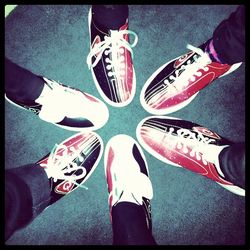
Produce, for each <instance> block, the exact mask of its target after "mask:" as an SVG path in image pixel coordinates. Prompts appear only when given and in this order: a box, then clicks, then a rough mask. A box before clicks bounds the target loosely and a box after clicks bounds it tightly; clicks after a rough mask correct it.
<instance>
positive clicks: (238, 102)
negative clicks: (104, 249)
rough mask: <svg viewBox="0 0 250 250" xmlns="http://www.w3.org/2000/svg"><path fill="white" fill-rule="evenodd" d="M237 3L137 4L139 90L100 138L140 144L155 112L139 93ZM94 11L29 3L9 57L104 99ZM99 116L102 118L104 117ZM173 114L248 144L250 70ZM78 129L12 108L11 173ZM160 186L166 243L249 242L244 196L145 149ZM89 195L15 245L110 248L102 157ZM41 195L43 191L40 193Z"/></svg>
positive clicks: (8, 28)
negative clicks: (95, 74) (124, 137)
mask: <svg viewBox="0 0 250 250" xmlns="http://www.w3.org/2000/svg"><path fill="white" fill-rule="evenodd" d="M236 7H237V6H235V5H130V6H129V10H130V14H129V20H130V24H129V25H130V27H129V28H130V30H133V31H134V32H136V33H137V34H138V37H139V42H138V44H137V46H136V47H135V48H134V50H133V51H134V67H135V71H136V78H137V92H136V96H135V98H134V100H133V102H132V103H131V104H130V105H128V106H127V107H124V108H114V107H111V106H109V111H110V118H109V121H108V123H107V124H106V125H105V126H104V127H103V128H101V129H99V130H97V131H96V132H97V133H98V134H99V135H100V136H101V137H102V139H103V141H104V144H106V143H107V142H108V140H109V139H110V138H111V137H112V136H114V135H116V134H120V133H124V134H128V135H130V136H132V137H133V138H135V139H136V134H135V129H136V126H137V124H138V123H139V122H140V121H141V120H142V119H143V118H145V117H147V116H149V115H150V114H149V113H147V112H146V111H145V110H144V109H143V108H142V107H141V105H140V102H139V95H140V89H141V88H142V86H143V84H144V83H145V81H146V80H147V78H148V77H149V76H150V75H151V74H152V73H153V72H154V71H155V70H156V69H157V68H158V67H159V66H161V65H162V64H164V63H166V62H167V61H169V60H171V59H173V58H175V57H177V56H179V55H181V54H183V53H185V52H187V49H186V44H187V43H190V44H192V45H194V46H199V45H200V44H201V43H203V42H204V41H206V40H207V39H209V38H210V37H211V36H212V33H213V30H214V29H215V27H216V26H217V25H218V24H219V23H220V22H221V21H222V20H223V19H225V18H227V17H228V15H229V14H230V13H231V12H233V11H234V10H235V9H236ZM89 8H90V6H89V5H27V6H25V5H20V6H18V7H17V8H16V9H15V10H14V11H13V12H12V13H11V14H10V15H9V16H8V17H7V18H6V19H5V55H6V56H7V57H9V58H10V59H11V60H12V61H14V62H15V63H17V64H19V65H21V66H23V67H25V68H27V69H29V70H31V71H32V72H34V73H36V74H39V75H44V76H46V77H48V78H51V79H54V80H59V81H60V82H62V83H65V84H67V85H71V86H73V87H77V88H80V89H81V90H84V91H85V92H88V93H90V94H93V95H95V96H96V97H98V98H101V96H100V95H99V93H98V92H97V90H96V87H95V84H94V82H93V79H92V76H91V73H90V71H89V70H88V67H87V64H86V57H87V55H88V53H89V34H88V24H87V14H88V10H89ZM96 115H98V114H96ZM171 116H173V117H178V118H182V119H185V120H190V121H193V122H196V123H198V124H201V125H204V126H206V127H207V128H210V129H211V130H213V131H215V132H217V133H218V134H220V135H222V136H224V137H226V138H228V139H230V140H232V141H234V142H238V141H242V140H244V139H245V64H242V66H241V67H240V68H239V69H238V70H237V71H235V72H234V73H232V74H230V75H227V76H225V77H223V78H220V79H217V80H216V81H215V82H213V83H212V84H211V85H209V86H208V87H206V88H205V89H203V90H202V91H200V93H199V94H198V95H197V97H196V98H195V99H194V100H193V101H192V102H191V103H190V104H189V105H188V106H187V107H185V108H183V109H182V110H180V111H177V112H175V113H172V114H171ZM73 134H74V132H71V131H66V130H63V129H60V128H58V127H56V126H54V125H52V124H48V123H46V122H43V121H41V120H39V119H38V118H37V117H36V116H35V115H33V114H31V113H28V112H27V111H25V110H21V109H18V108H16V107H15V106H13V105H11V104H9V103H7V102H5V168H14V167H18V166H21V165H24V164H27V163H32V162H35V161H37V160H38V159H40V158H41V157H42V156H44V155H45V154H47V153H48V152H50V150H51V149H52V147H53V146H54V144H55V143H60V142H61V141H63V140H64V139H66V138H67V137H69V136H71V135H73ZM144 152H145V155H146V158H147V161H148V165H149V171H150V177H151V181H152V184H153V188H154V198H153V199H152V217H153V235H154V237H155V239H156V241H157V243H158V244H159V245H240V244H244V243H245V198H244V197H240V196H237V195H235V194H232V193H230V192H229V191H227V190H225V189H224V188H222V187H221V186H219V185H218V184H217V183H215V182H213V181H211V180H209V179H207V178H204V177H202V176H199V175H197V174H194V173H192V172H189V171H187V170H185V169H181V168H175V167H172V166H170V165H167V164H164V163H162V162H160V161H158V160H157V159H156V158H154V157H153V156H151V155H149V154H148V153H147V152H146V151H144ZM86 185H87V186H88V188H89V190H83V189H77V190H76V191H74V192H73V193H72V194H71V195H69V196H67V197H64V198H63V199H61V200H60V201H58V202H57V203H56V204H55V205H54V206H51V207H49V208H48V209H47V210H46V211H44V212H43V213H42V214H40V215H39V216H38V217H37V218H36V219H35V220H34V221H33V222H32V223H31V224H30V225H28V226H27V227H26V228H24V229H22V230H20V231H18V232H16V233H15V234H14V235H13V236H12V237H11V238H10V239H9V240H8V241H7V242H6V244H8V245H109V244H112V228H111V224H110V221H109V213H108V204H107V198H108V193H107V186H106V179H105V175H104V167H103V157H102V159H101V161H100V164H99V166H98V167H97V169H96V171H95V172H94V173H93V175H92V177H91V178H90V179H89V180H88V181H87V182H86ZM41 188H42V187H41Z"/></svg>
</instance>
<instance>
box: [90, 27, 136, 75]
mask: <svg viewBox="0 0 250 250" xmlns="http://www.w3.org/2000/svg"><path fill="white" fill-rule="evenodd" d="M128 34H130V35H133V36H134V42H133V43H132V44H130V43H129V42H127V41H126V40H125V39H124V37H123V36H124V35H128ZM137 42H138V36H137V35H136V33H135V32H133V31H130V30H122V31H118V30H111V32H110V36H105V37H104V41H102V42H100V43H98V44H96V45H95V46H94V48H92V49H91V50H90V53H89V54H88V56H87V64H88V66H89V68H93V67H95V66H96V65H97V63H98V62H99V61H100V59H101V58H102V55H103V53H104V54H105V56H106V58H105V61H106V63H108V65H107V66H106V67H107V70H109V72H108V76H109V77H111V76H113V75H116V74H117V73H118V74H125V62H124V60H125V57H124V55H123V56H119V53H121V54H124V53H125V51H124V49H127V50H129V51H130V52H131V55H132V57H133V51H132V48H133V47H135V45H136V44H137ZM122 47H123V48H122ZM104 51H105V52H104ZM110 53H111V56H110V57H108V55H109V54H110ZM96 55H97V57H96V58H95V60H94V62H92V58H93V57H95V56H96ZM110 58H111V59H110ZM112 68H114V71H113V72H112V71H111V69H112Z"/></svg>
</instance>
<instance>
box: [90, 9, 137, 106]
mask: <svg viewBox="0 0 250 250" xmlns="http://www.w3.org/2000/svg"><path fill="white" fill-rule="evenodd" d="M88 20H89V33H90V53H89V55H88V57H87V64H88V66H89V68H90V69H91V72H92V76H93V79H94V82H95V85H96V87H97V90H98V91H99V93H100V95H101V96H102V98H103V99H104V100H105V101H106V102H107V103H108V104H110V105H112V106H115V107H123V106H126V105H128V104H129V103H130V102H131V101H132V99H133V98H134V95H135V90H136V76H135V70H134V67H133V61H132V58H133V51H132V48H133V47H134V46H135V45H136V43H137V41H138V37H137V35H136V34H135V33H134V32H133V31H130V30H128V19H127V21H126V22H125V23H124V25H122V26H121V27H120V28H119V29H117V30H111V29H106V30H101V29H100V27H97V25H96V23H94V21H93V19H92V11H91V8H90V10H89V16H88ZM129 35H130V36H131V35H133V36H134V41H133V43H132V44H130V42H129Z"/></svg>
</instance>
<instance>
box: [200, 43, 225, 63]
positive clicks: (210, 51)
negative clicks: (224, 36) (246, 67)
mask: <svg viewBox="0 0 250 250" xmlns="http://www.w3.org/2000/svg"><path fill="white" fill-rule="evenodd" d="M205 52H206V53H207V54H208V55H209V57H210V59H211V61H212V62H218V63H224V62H223V61H222V60H221V59H220V58H219V56H218V54H217V52H216V50H215V48H214V43H213V39H210V40H208V41H207V44H206V47H205Z"/></svg>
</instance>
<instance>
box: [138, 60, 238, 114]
mask: <svg viewBox="0 0 250 250" xmlns="http://www.w3.org/2000/svg"><path fill="white" fill-rule="evenodd" d="M178 58H179V56H178V57H176V58H175V59H173V60H171V61H169V62H167V63H165V64H164V65H162V66H161V67H160V68H158V69H157V70H156V71H155V72H154V73H153V74H152V75H151V76H150V77H149V79H148V80H147V81H146V83H145V84H144V86H143V88H142V90H141V94H140V102H141V105H142V106H143V108H144V109H145V110H146V111H147V112H149V113H151V114H154V115H166V114H170V113H174V112H176V111H178V110H180V109H182V108H184V107H185V106H187V105H188V104H189V103H190V102H191V101H193V100H194V98H195V97H196V96H197V95H198V93H199V91H198V92H197V93H195V94H194V95H192V96H191V97H190V98H188V99H187V100H185V101H184V102H181V103H180V104H177V105H175V106H173V107H170V108H168V109H167V110H166V109H165V110H156V109H153V108H151V107H149V106H148V105H147V104H146V102H145V101H144V95H145V91H146V89H147V87H148V85H149V84H150V83H151V81H152V80H153V79H154V78H155V77H156V75H158V74H159V73H160V72H161V71H162V70H163V69H164V68H165V67H166V65H168V64H169V63H171V62H173V61H175V60H177V59H178ZM241 64H242V63H241V62H240V63H235V64H233V65H232V66H231V68H230V69H229V70H228V71H227V72H226V73H224V74H223V75H221V76H219V77H218V78H220V77H223V76H225V75H227V74H230V73H232V72H233V71H235V70H236V69H237V68H239V67H240V65H241Z"/></svg>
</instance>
